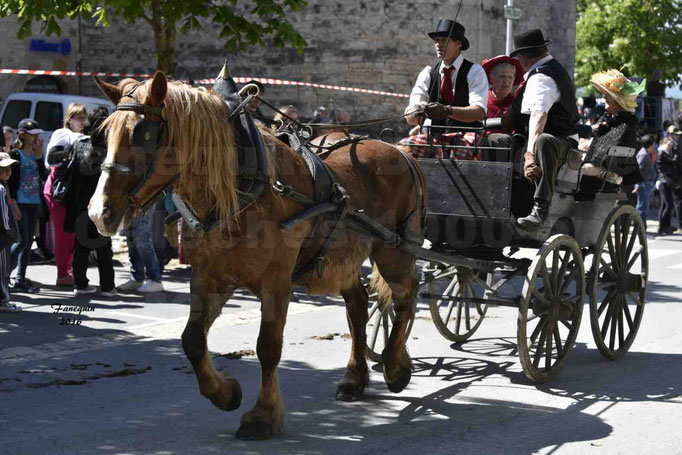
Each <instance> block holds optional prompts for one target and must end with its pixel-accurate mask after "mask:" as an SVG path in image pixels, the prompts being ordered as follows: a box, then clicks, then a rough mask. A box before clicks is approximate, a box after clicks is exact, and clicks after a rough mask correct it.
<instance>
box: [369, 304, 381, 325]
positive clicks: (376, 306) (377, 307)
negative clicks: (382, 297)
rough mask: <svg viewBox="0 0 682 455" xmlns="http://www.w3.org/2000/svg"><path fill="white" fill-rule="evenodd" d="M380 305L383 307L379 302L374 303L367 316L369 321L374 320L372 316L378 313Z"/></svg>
mask: <svg viewBox="0 0 682 455" xmlns="http://www.w3.org/2000/svg"><path fill="white" fill-rule="evenodd" d="M380 307H381V305H379V302H377V303H375V304H374V305H372V308H370V310H369V315H368V317H367V320H368V321H371V320H372V318H373V317H374V315H375V314H376V312H377V311H378V310H379V308H380Z"/></svg>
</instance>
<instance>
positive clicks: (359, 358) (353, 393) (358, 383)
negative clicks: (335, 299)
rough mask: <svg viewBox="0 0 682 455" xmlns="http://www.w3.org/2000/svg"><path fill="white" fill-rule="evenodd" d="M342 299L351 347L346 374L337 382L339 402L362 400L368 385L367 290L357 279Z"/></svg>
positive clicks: (342, 292)
mask: <svg viewBox="0 0 682 455" xmlns="http://www.w3.org/2000/svg"><path fill="white" fill-rule="evenodd" d="M341 295H342V296H343V299H344V300H345V301H346V310H347V311H348V317H349V319H350V325H351V329H350V331H351V336H352V339H353V340H352V341H353V344H352V346H351V352H350V360H349V361H348V366H347V367H346V374H345V375H344V377H343V379H342V380H341V382H339V386H338V389H337V391H336V399H337V400H339V401H355V400H359V399H361V398H362V394H363V392H364V390H365V387H367V386H368V385H369V371H368V369H367V360H366V359H365V347H366V345H367V336H366V333H365V330H366V326H367V303H368V300H369V299H368V296H367V290H366V289H365V287H364V286H363V285H362V282H361V281H360V277H358V278H357V279H356V280H355V282H354V283H353V285H352V286H351V287H350V288H348V289H345V290H343V291H341Z"/></svg>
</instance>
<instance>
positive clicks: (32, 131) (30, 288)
mask: <svg viewBox="0 0 682 455" xmlns="http://www.w3.org/2000/svg"><path fill="white" fill-rule="evenodd" d="M17 130H18V138H17V140H16V142H15V143H14V148H13V149H12V151H11V152H10V158H12V159H13V160H16V163H15V164H13V165H12V173H11V175H10V177H9V180H8V186H9V192H10V194H11V197H12V199H13V200H15V201H16V202H17V203H18V205H19V212H20V217H19V233H20V234H21V238H20V239H18V242H17V243H15V244H14V245H12V252H11V256H10V259H11V264H12V266H13V265H14V264H17V263H18V267H17V276H16V279H15V281H14V286H13V287H12V290H14V291H19V292H28V293H31V294H35V293H37V292H38V291H39V288H38V286H36V285H35V284H34V283H33V282H32V281H31V280H29V279H28V278H26V268H27V267H28V258H29V255H30V253H31V245H32V244H33V237H34V235H35V231H36V222H37V220H38V210H39V208H40V190H41V186H42V185H41V179H44V178H45V177H46V171H45V165H44V163H43V141H42V139H41V138H40V136H39V135H40V133H42V132H43V130H41V129H40V126H39V125H38V122H36V121H35V120H33V119H30V118H25V119H23V120H22V121H21V122H19V127H18V128H17Z"/></svg>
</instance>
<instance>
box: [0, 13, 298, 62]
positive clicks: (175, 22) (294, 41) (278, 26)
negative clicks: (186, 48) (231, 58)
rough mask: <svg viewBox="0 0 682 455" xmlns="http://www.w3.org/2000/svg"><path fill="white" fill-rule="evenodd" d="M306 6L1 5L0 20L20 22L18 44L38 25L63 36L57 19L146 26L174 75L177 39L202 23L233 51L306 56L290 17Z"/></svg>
mask: <svg viewBox="0 0 682 455" xmlns="http://www.w3.org/2000/svg"><path fill="white" fill-rule="evenodd" d="M307 4H308V3H307V1H306V0H214V1H211V0H58V1H51V0H1V1H0V17H1V16H9V15H13V14H16V15H17V16H18V19H19V24H20V27H19V32H18V34H17V35H18V37H19V38H25V37H27V36H30V35H31V33H32V26H33V24H34V23H40V25H41V32H42V33H45V34H47V35H52V34H55V35H59V34H61V27H60V26H59V23H58V19H65V18H69V19H74V18H76V17H78V16H79V15H81V16H82V17H84V18H94V19H96V20H97V23H98V24H100V25H102V26H108V25H109V21H110V18H112V17H120V18H122V19H123V20H125V21H126V22H128V23H131V24H132V23H136V22H139V21H143V22H145V23H147V24H148V25H149V26H151V28H152V30H153V31H154V44H155V47H156V54H157V55H156V56H157V68H158V69H160V70H163V71H165V72H167V73H169V74H173V73H174V72H175V69H176V66H177V63H176V59H175V50H176V37H177V33H178V32H179V33H181V34H184V33H187V32H189V31H195V30H200V29H201V28H202V25H201V24H202V22H201V19H206V20H208V21H209V22H212V23H213V24H215V25H217V26H218V27H219V28H220V32H219V35H218V36H217V37H216V38H220V39H222V40H223V42H224V47H225V49H226V50H229V51H236V50H242V51H244V50H246V48H247V46H249V45H260V46H263V45H265V42H266V40H268V39H271V40H272V43H273V44H274V46H275V47H284V46H285V45H287V44H288V45H291V46H293V47H295V48H297V49H299V51H302V49H303V48H304V47H305V46H306V42H305V40H304V38H303V37H302V36H301V35H300V34H299V33H298V32H297V31H296V30H295V29H294V27H293V26H292V24H291V23H290V22H289V21H288V20H287V14H289V13H291V12H296V11H301V10H302V9H304V8H305V7H306V6H307Z"/></svg>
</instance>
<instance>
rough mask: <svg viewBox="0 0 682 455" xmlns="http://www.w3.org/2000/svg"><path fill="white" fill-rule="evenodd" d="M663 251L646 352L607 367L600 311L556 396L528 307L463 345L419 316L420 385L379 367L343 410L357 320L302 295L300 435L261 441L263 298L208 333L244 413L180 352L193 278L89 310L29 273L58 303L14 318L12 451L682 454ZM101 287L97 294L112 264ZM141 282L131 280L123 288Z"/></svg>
mask: <svg viewBox="0 0 682 455" xmlns="http://www.w3.org/2000/svg"><path fill="white" fill-rule="evenodd" d="M649 249H650V264H651V272H650V284H649V290H648V303H647V306H646V310H645V314H644V319H643V322H642V326H641V329H640V331H639V335H638V337H637V339H636V340H635V342H634V345H633V347H632V349H631V351H630V352H629V353H628V354H627V355H626V356H625V357H624V358H623V359H620V360H618V361H609V360H607V359H605V358H603V357H602V356H601V355H600V354H599V352H598V351H597V349H596V346H595V344H594V342H593V341H592V335H591V331H590V326H589V312H588V311H584V315H583V320H582V326H581V330H580V333H579V335H578V340H577V344H576V347H575V348H574V350H573V352H572V353H571V354H570V357H569V358H568V361H567V364H566V366H565V368H564V370H563V371H562V372H561V374H560V376H559V377H558V378H556V379H555V380H554V381H553V382H551V383H550V384H548V385H542V386H535V385H533V384H531V383H530V382H529V381H528V380H527V379H526V378H525V376H524V375H523V373H522V372H521V367H520V365H519V362H518V358H517V357H516V319H517V318H516V313H517V312H516V311H515V310H514V309H511V308H491V309H490V310H489V311H488V316H487V317H486V319H485V320H484V321H483V324H482V325H481V328H480V329H479V331H478V332H476V334H475V335H474V336H473V337H472V339H471V340H470V341H469V342H468V343H465V344H462V345H455V344H453V343H451V342H449V341H447V340H446V339H444V338H442V337H441V336H440V335H439V334H438V332H437V331H436V329H435V327H434V326H433V323H432V321H431V320H430V316H429V312H428V308H427V307H426V306H425V305H424V304H423V303H420V305H419V307H418V313H417V319H416V321H415V326H414V329H413V331H412V333H411V335H410V340H409V345H408V348H409V351H410V354H411V355H412V357H413V362H414V366H415V370H414V373H413V377H412V382H411V383H410V385H409V386H408V388H407V389H406V390H405V391H403V392H402V393H400V394H392V393H390V392H389V391H388V390H387V388H386V386H385V384H384V382H383V377H382V375H381V369H380V366H377V365H375V364H373V363H372V364H371V365H372V375H371V380H372V384H371V386H370V388H369V389H368V391H367V393H366V395H367V397H366V399H365V400H364V401H361V402H356V403H338V402H336V401H335V400H334V393H335V390H336V383H337V381H338V380H339V379H340V378H341V377H342V375H343V371H344V367H345V364H346V362H347V359H348V355H349V350H350V340H349V339H348V337H347V336H344V334H347V333H348V328H347V326H346V318H345V312H344V308H343V306H342V303H341V302H340V301H339V300H335V299H315V300H314V301H310V299H308V298H307V297H306V296H303V295H300V296H299V297H300V299H301V302H299V303H292V304H291V307H290V312H289V314H290V315H289V319H288V323H287V327H286V330H285V348H284V352H283V356H282V362H281V366H280V383H281V387H282V390H283V395H284V401H285V408H286V417H285V419H286V423H285V432H286V433H285V434H284V435H283V436H280V437H277V438H274V439H272V440H269V441H262V442H243V441H239V440H236V439H234V433H235V431H236V430H237V428H238V426H239V420H240V418H241V415H242V413H243V412H245V411H246V410H248V409H249V408H250V406H252V405H253V403H254V402H255V397H256V394H257V392H258V386H259V366H258V362H257V359H256V358H255V356H253V355H250V354H249V353H248V352H247V353H246V355H245V356H242V357H241V358H237V359H235V358H230V357H235V356H234V355H229V354H230V353H235V352H237V351H242V350H246V351H248V350H253V349H255V343H256V336H257V329H258V321H259V311H258V303H257V302H256V301H255V299H254V298H253V297H251V296H250V295H249V294H247V293H245V292H239V293H238V294H237V295H235V297H234V298H233V299H231V300H230V302H229V303H228V304H227V305H226V306H225V309H224V310H223V315H222V316H221V317H220V318H219V319H218V321H217V322H216V324H215V326H214V328H213V330H212V331H211V334H210V337H209V348H210V350H211V351H212V352H213V353H214V354H215V356H214V361H215V364H216V366H217V367H218V368H219V369H221V370H223V371H227V372H229V373H230V374H231V375H233V376H234V377H236V378H237V379H238V380H239V381H240V383H241V385H242V388H243V391H244V399H243V401H242V408H240V409H239V410H237V411H234V412H229V413H226V412H223V411H220V410H218V409H217V408H215V407H213V406H212V405H211V404H210V402H209V401H208V400H206V399H204V398H203V397H202V396H201V395H200V394H199V391H198V388H197V385H196V380H195V378H194V375H193V373H192V372H191V368H190V366H189V362H188V361H187V360H186V358H185V356H184V354H183V352H182V347H181V344H180V334H181V332H182V329H183V327H184V323H185V320H186V317H187V314H188V287H189V284H188V283H189V273H188V271H187V270H186V269H176V270H173V271H171V272H169V273H167V274H166V275H165V276H164V283H165V286H166V289H167V291H166V292H164V293H161V294H157V295H154V296H148V297H142V296H136V295H128V296H120V297H118V298H115V299H109V300H107V299H105V298H99V297H98V296H97V295H95V296H94V297H93V298H91V299H90V298H85V297H79V298H78V299H76V298H74V297H73V296H72V295H71V294H70V293H68V292H65V291H64V290H61V289H57V288H55V287H54V286H51V285H50V284H51V283H54V281H55V278H56V271H55V268H54V266H30V267H29V277H30V278H32V279H34V280H36V281H39V282H41V283H43V284H44V289H43V292H41V293H40V294H38V295H35V296H27V295H17V296H16V299H15V301H17V302H18V303H19V304H20V305H21V306H22V307H23V309H24V311H23V312H22V313H20V314H1V315H0V453H3V454H112V455H113V454H158V455H175V454H212V453H222V454H238V453H239V454H241V453H243V454H278V453H282V454H284V453H286V454H294V453H295V454H298V453H300V454H348V453H353V454H356V453H358V454H359V453H368V454H369V453H401V454H402V453H405V454H414V453H424V454H440V453H457V454H481V453H485V454H497V453H499V454H516V453H518V454H524V453H542V454H550V453H552V454H554V453H558V454H573V453H580V454H582V453H606V454H618V453H623V454H631V453H637V454H680V453H682V435H680V430H679V425H680V421H681V419H682V396H681V394H682V361H681V360H682V332H681V331H680V329H679V325H680V321H682V305H681V304H680V298H681V297H682V287H681V286H682V278H681V277H680V272H681V270H682V235H673V236H669V237H665V238H658V239H653V238H651V239H649ZM89 275H90V276H91V277H92V278H93V282H94V284H96V275H97V272H96V269H90V271H89ZM126 279H127V274H126V271H125V269H124V268H117V283H122V282H124V281H125V280H126ZM59 304H61V305H67V304H68V305H70V306H71V305H74V304H77V305H90V306H92V307H93V308H94V311H88V312H83V313H82V314H81V315H75V319H80V320H82V322H81V323H80V325H71V324H69V325H60V324H61V323H62V321H61V318H62V317H65V316H67V315H66V314H61V313H57V314H55V312H54V311H55V307H54V306H55V305H59ZM585 310H587V307H586V308H585ZM68 316H71V319H74V314H73V313H70V314H68ZM334 334H336V335H334ZM330 335H331V336H330ZM328 338H331V339H328Z"/></svg>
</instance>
